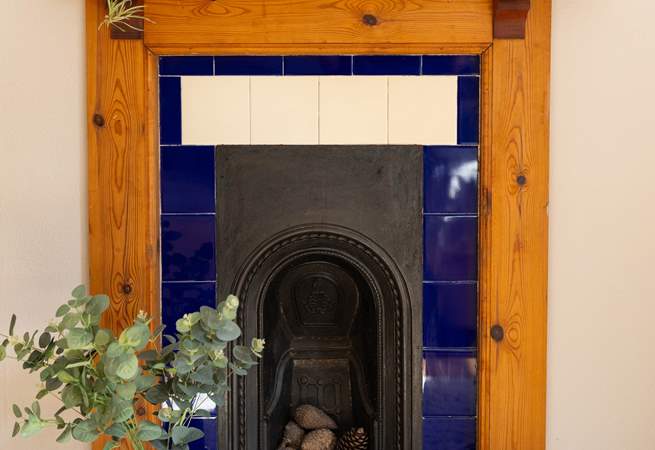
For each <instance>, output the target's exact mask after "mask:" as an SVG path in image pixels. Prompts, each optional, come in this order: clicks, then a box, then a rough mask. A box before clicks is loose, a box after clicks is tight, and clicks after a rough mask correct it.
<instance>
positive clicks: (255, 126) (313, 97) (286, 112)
mask: <svg viewBox="0 0 655 450" xmlns="http://www.w3.org/2000/svg"><path fill="white" fill-rule="evenodd" d="M250 89H251V90H250V92H251V103H250V104H251V120H252V125H251V126H252V128H251V136H252V143H253V144H318V77H296V76H289V77H280V76H278V77H252V80H251V87H250Z"/></svg>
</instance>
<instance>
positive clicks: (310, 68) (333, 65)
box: [284, 55, 352, 75]
mask: <svg viewBox="0 0 655 450" xmlns="http://www.w3.org/2000/svg"><path fill="white" fill-rule="evenodd" d="M284 74H285V75H351V74H352V57H351V56H337V55H335V56H285V57H284Z"/></svg>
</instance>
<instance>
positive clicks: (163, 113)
mask: <svg viewBox="0 0 655 450" xmlns="http://www.w3.org/2000/svg"><path fill="white" fill-rule="evenodd" d="M181 102H182V97H181V94H180V78H179V77H162V78H160V79H159V127H160V128H159V141H160V143H161V144H162V145H179V144H180V143H181V142H182V107H181Z"/></svg>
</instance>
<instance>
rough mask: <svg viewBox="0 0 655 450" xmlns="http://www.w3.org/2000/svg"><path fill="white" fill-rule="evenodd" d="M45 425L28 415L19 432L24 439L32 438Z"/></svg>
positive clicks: (33, 416)
mask: <svg viewBox="0 0 655 450" xmlns="http://www.w3.org/2000/svg"><path fill="white" fill-rule="evenodd" d="M46 426H47V424H46V423H45V422H43V421H42V420H41V419H39V418H38V417H36V416H35V415H30V416H29V418H28V419H27V421H26V422H25V423H24V424H23V428H21V430H20V435H21V436H22V437H24V438H28V437H31V436H34V435H35V434H37V433H39V432H40V431H41V430H43V429H44V428H45V427H46Z"/></svg>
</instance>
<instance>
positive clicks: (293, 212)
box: [216, 146, 423, 450]
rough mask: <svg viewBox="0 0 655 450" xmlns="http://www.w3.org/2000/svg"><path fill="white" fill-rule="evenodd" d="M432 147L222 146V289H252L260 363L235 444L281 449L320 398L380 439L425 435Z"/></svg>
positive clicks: (228, 441) (246, 384)
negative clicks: (299, 412)
mask: <svg viewBox="0 0 655 450" xmlns="http://www.w3.org/2000/svg"><path fill="white" fill-rule="evenodd" d="M422 161H423V153H422V148H421V147H418V146H219V147H218V148H217V153H216V168H217V169H216V170H217V174H216V175H217V176H216V180H217V263H218V266H217V271H218V279H219V280H220V281H219V298H221V297H223V296H225V295H227V294H228V293H235V294H236V295H238V296H239V298H240V299H241V301H242V308H241V317H239V320H240V323H241V325H242V327H243V329H244V334H245V336H247V337H252V336H264V337H265V338H266V342H267V351H266V352H265V354H264V355H265V356H264V358H263V360H262V362H261V364H260V365H259V366H258V368H257V370H256V371H255V370H253V371H252V372H251V374H249V375H248V376H247V377H246V378H245V379H243V378H240V379H239V380H238V381H237V382H235V385H234V386H233V390H232V392H233V396H232V397H231V401H230V402H229V404H228V408H227V409H226V412H225V414H224V415H223V417H222V418H221V425H220V426H219V428H221V429H224V430H229V431H230V432H227V433H221V441H222V445H221V446H220V448H221V449H234V450H237V449H238V450H271V449H276V448H277V445H278V443H279V441H280V438H281V436H282V431H283V429H284V426H285V425H286V424H287V422H288V421H289V420H290V418H291V413H292V411H293V409H294V408H295V407H297V406H299V405H301V404H312V405H314V406H317V407H320V408H321V409H323V410H324V411H326V412H327V413H329V414H330V415H331V416H332V417H333V418H334V419H335V421H336V422H337V425H338V427H339V430H341V431H345V430H347V429H349V428H350V427H363V428H364V429H365V430H366V431H367V433H368V434H369V437H370V447H369V448H370V449H372V450H401V449H402V450H407V449H420V448H421V420H420V419H421V381H420V380H421V358H422V354H421V345H422V339H421V323H422V321H421V310H422V307H421V305H422V298H421V295H422V289H421V281H422V257H421V255H422V248H423V242H422V216H421V206H422V190H423V187H422Z"/></svg>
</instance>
